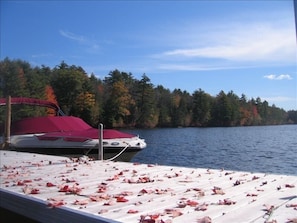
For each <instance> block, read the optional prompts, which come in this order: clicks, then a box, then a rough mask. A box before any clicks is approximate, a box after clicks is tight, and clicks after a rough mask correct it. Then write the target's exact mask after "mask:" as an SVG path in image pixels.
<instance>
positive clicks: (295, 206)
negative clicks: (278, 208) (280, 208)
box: [286, 204, 297, 208]
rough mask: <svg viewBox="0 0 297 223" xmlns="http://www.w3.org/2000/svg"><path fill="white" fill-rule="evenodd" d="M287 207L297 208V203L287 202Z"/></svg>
mask: <svg viewBox="0 0 297 223" xmlns="http://www.w3.org/2000/svg"><path fill="white" fill-rule="evenodd" d="M286 207H287V208H297V204H287V205H286Z"/></svg>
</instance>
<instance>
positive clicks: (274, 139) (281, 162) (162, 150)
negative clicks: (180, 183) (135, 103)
mask: <svg viewBox="0 0 297 223" xmlns="http://www.w3.org/2000/svg"><path fill="white" fill-rule="evenodd" d="M127 132H132V133H137V134H139V135H140V137H142V138H144V139H145V140H146V142H147V144H148V146H147V148H145V149H144V150H143V151H141V152H139V153H138V154H137V155H136V156H135V157H134V158H133V160H132V161H131V162H141V163H153V164H159V165H173V166H186V167H198V168H215V169H218V168H224V169H225V170H237V171H248V172H264V173H275V174H289V175H297V125H282V126H257V127H234V128H168V129H145V130H139V129H137V130H133V131H132V130H131V131H127Z"/></svg>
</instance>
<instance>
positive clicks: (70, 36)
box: [60, 30, 86, 42]
mask: <svg viewBox="0 0 297 223" xmlns="http://www.w3.org/2000/svg"><path fill="white" fill-rule="evenodd" d="M60 34H61V35H62V36H64V37H66V38H68V39H72V40H75V41H78V42H85V41H86V39H85V37H84V36H79V35H76V34H74V33H71V32H68V31H64V30H60Z"/></svg>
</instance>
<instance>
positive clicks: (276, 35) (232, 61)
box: [153, 21, 296, 69]
mask: <svg viewBox="0 0 297 223" xmlns="http://www.w3.org/2000/svg"><path fill="white" fill-rule="evenodd" d="M197 27H198V28H197ZM208 27H209V28H207V27H205V26H204V27H203V28H201V29H200V28H199V26H197V25H196V28H195V27H194V26H193V27H191V28H190V27H188V28H184V29H183V30H182V31H181V32H179V33H178V34H172V33H171V32H169V34H168V35H170V36H167V37H166V35H165V36H163V37H162V38H161V39H166V40H168V42H170V45H167V50H164V51H163V52H160V53H158V54H155V55H153V58H155V59H158V60H162V61H167V62H170V63H172V64H177V63H182V65H180V67H185V68H186V67H187V66H189V67H190V69H191V68H193V62H194V63H195V62H198V63H200V64H201V62H203V63H204V67H210V68H211V67H224V68H226V69H228V67H229V68H230V69H234V67H246V68H247V67H261V66H267V65H273V66H281V65H291V64H295V63H296V33H295V28H294V24H293V23H292V24H291V23H290V21H283V22H279V21H278V22H276V23H274V21H270V22H267V21H254V22H249V21H248V22H247V21H244V22H238V23H229V24H223V25H220V24H219V25H217V24H209V26H208ZM172 36H173V37H172ZM172 38H174V40H172ZM164 46H166V43H164ZM218 63H219V64H218ZM168 64H169V63H168ZM199 67H200V66H199ZM186 69H187V68H186Z"/></svg>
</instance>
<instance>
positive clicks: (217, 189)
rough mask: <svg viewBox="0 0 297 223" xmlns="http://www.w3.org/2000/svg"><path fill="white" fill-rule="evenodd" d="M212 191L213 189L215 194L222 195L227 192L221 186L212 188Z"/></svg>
mask: <svg viewBox="0 0 297 223" xmlns="http://www.w3.org/2000/svg"><path fill="white" fill-rule="evenodd" d="M212 191H213V194H220V195H224V194H225V192H224V191H223V190H222V189H221V188H220V187H214V188H213V189H212Z"/></svg>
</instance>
